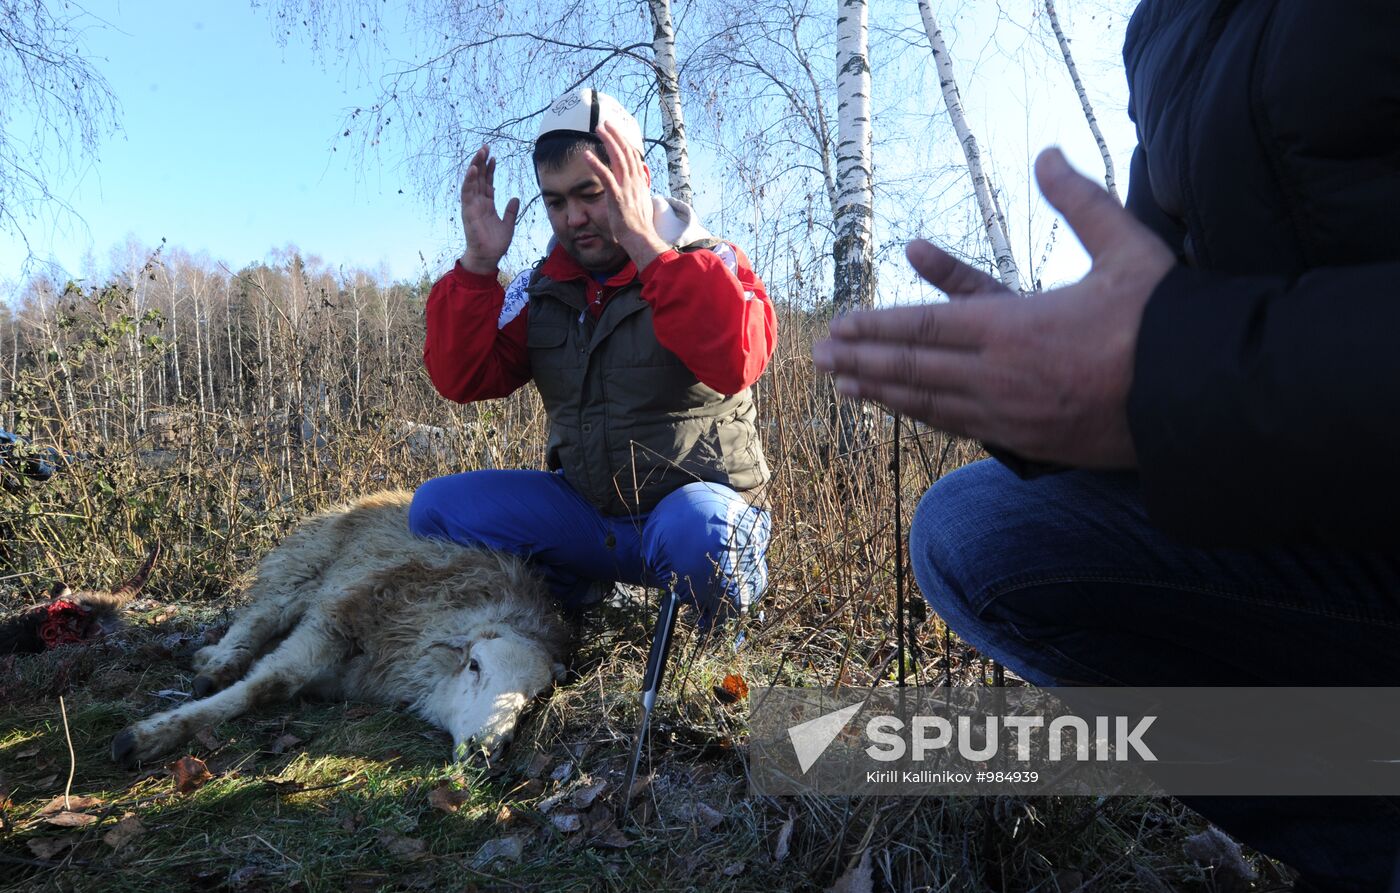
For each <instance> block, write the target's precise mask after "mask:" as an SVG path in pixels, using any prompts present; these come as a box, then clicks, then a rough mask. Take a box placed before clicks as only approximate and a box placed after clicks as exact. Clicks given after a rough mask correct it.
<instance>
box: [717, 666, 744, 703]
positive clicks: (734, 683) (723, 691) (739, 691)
mask: <svg viewBox="0 0 1400 893" xmlns="http://www.w3.org/2000/svg"><path fill="white" fill-rule="evenodd" d="M748 696H749V684H748V683H747V682H745V681H744V677H743V676H740V675H739V674H738V673H730V674H729V675H728V676H725V677H724V680H723V681H722V682H720V684H719V685H716V686H715V699H716V700H718V701H719V702H720V703H721V704H737V703H739V702H740V701H742V700H743V699H744V698H747V697H748Z"/></svg>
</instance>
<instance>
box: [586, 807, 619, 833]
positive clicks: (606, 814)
mask: <svg viewBox="0 0 1400 893" xmlns="http://www.w3.org/2000/svg"><path fill="white" fill-rule="evenodd" d="M583 824H584V827H586V828H587V829H588V833H589V834H592V835H595V836H596V835H599V834H602V833H604V832H605V831H607V830H608V829H609V828H611V827H612V826H613V811H612V809H611V808H609V806H608V804H607V803H605V802H598V803H595V804H593V808H592V809H590V810H588V812H587V813H585V814H584V817H583Z"/></svg>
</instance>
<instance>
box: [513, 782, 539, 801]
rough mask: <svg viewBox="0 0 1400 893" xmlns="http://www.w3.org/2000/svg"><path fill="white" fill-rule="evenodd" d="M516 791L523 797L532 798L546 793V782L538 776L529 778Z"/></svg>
mask: <svg viewBox="0 0 1400 893" xmlns="http://www.w3.org/2000/svg"><path fill="white" fill-rule="evenodd" d="M514 793H516V794H519V795H520V797H521V799H524V800H530V799H532V798H534V797H538V796H539V795H540V794H543V793H544V782H542V781H540V780H539V779H538V778H531V779H527V780H526V782H525V783H524V784H522V785H520V786H519V787H517V788H516V789H515V791H514Z"/></svg>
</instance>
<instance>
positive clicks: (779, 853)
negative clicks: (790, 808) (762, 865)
mask: <svg viewBox="0 0 1400 893" xmlns="http://www.w3.org/2000/svg"><path fill="white" fill-rule="evenodd" d="M796 820H797V817H796V816H793V815H789V816H788V820H787V821H786V822H783V826H782V827H781V828H779V829H778V842H777V843H776V844H774V845H773V862H774V863H775V864H778V865H781V864H782V863H783V860H784V859H786V858H787V857H788V852H789V851H790V850H791V848H792V828H793V824H794V822H796Z"/></svg>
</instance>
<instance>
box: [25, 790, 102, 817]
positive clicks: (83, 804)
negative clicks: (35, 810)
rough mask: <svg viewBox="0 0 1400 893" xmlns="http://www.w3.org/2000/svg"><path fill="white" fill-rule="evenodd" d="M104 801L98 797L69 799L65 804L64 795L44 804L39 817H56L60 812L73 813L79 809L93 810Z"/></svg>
mask: <svg viewBox="0 0 1400 893" xmlns="http://www.w3.org/2000/svg"><path fill="white" fill-rule="evenodd" d="M101 805H102V801H101V800H99V799H98V798H97V797H69V798H67V801H66V802H65V800H64V797H63V795H62V794H59V795H58V796H57V797H55V798H53V799H52V800H50V801H49V802H48V803H46V804H44V808H43V809H41V810H39V815H56V814H57V813H60V812H72V811H75V810H79V809H91V808H92V807H94V806H101Z"/></svg>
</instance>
